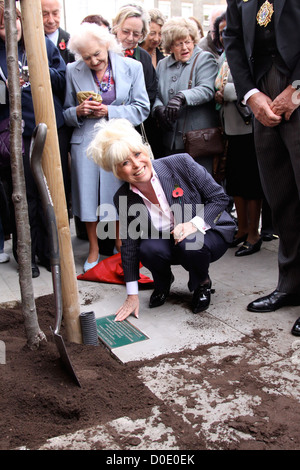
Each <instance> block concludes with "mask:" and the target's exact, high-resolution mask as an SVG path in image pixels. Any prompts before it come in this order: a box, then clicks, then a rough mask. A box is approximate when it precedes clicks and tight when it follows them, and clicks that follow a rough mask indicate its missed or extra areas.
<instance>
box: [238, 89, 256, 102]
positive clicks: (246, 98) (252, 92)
mask: <svg viewBox="0 0 300 470" xmlns="http://www.w3.org/2000/svg"><path fill="white" fill-rule="evenodd" d="M254 93H259V90H258V89H257V88H253V89H252V90H250V91H248V92H247V93H246V94H245V96H244V99H243V101H242V103H243V104H246V103H247V101H248V99H249V98H250V96H252V95H254Z"/></svg>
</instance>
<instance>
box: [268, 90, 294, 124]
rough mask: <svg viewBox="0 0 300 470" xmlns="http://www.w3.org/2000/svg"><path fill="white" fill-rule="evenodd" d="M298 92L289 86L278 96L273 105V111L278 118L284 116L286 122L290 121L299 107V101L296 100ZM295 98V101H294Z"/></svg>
mask: <svg viewBox="0 0 300 470" xmlns="http://www.w3.org/2000/svg"><path fill="white" fill-rule="evenodd" d="M296 93H297V91H296V90H295V88H293V87H292V85H289V86H288V87H287V88H286V89H285V90H283V92H282V93H280V95H278V96H277V97H276V98H275V100H274V101H273V103H271V110H272V111H273V113H275V114H277V115H278V116H284V118H285V120H286V121H288V120H289V119H290V117H291V115H292V114H293V112H294V111H295V109H297V108H298V107H299V99H295V94H296ZM293 98H294V99H293Z"/></svg>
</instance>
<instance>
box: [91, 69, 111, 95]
mask: <svg viewBox="0 0 300 470" xmlns="http://www.w3.org/2000/svg"><path fill="white" fill-rule="evenodd" d="M107 68H108V81H107V83H106V85H104V86H103V87H102V85H101V83H100V82H99V80H98V77H97V74H96V72H94V71H93V75H94V79H95V82H96V83H97V85H98V87H99V90H100V91H101V92H102V93H106V92H107V91H108V90H109V89H110V83H111V67H110V63H109V62H108V66H107ZM105 73H106V71H105V72H104V75H105ZM104 75H103V77H104Z"/></svg>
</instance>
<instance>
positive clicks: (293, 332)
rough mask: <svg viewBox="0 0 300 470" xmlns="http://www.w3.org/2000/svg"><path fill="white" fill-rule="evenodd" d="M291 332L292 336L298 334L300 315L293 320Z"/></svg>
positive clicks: (299, 334) (299, 331)
mask: <svg viewBox="0 0 300 470" xmlns="http://www.w3.org/2000/svg"><path fill="white" fill-rule="evenodd" d="M291 333H292V335H294V336H300V317H299V318H298V320H296V321H295V323H294V326H293V328H292V331H291Z"/></svg>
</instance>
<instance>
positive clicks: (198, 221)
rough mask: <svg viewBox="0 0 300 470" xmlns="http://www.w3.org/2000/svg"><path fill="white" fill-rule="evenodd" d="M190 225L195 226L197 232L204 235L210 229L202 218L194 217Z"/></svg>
mask: <svg viewBox="0 0 300 470" xmlns="http://www.w3.org/2000/svg"><path fill="white" fill-rule="evenodd" d="M191 222H192V224H193V225H195V227H196V228H197V230H199V232H201V233H203V234H205V232H206V230H209V229H210V228H211V227H210V225H208V224H206V223H205V222H204V220H203V219H202V217H199V216H198V215H196V216H195V217H194V218H193V219H192V220H191Z"/></svg>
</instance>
